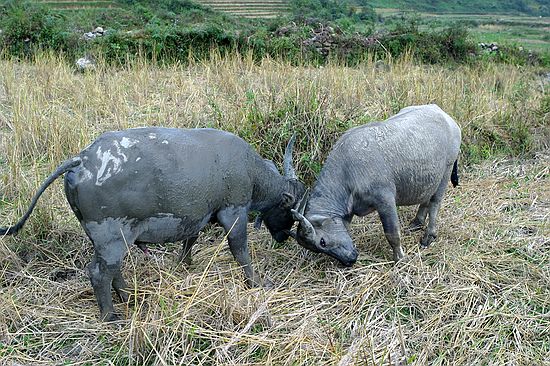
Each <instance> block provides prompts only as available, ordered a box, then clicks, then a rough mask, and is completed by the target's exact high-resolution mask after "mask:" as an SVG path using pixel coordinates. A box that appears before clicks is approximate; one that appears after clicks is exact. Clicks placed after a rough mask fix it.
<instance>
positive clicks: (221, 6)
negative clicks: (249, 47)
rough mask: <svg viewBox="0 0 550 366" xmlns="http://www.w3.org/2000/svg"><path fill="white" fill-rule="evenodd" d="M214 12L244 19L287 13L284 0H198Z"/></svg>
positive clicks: (270, 16) (286, 5)
mask: <svg viewBox="0 0 550 366" xmlns="http://www.w3.org/2000/svg"><path fill="white" fill-rule="evenodd" d="M198 2H199V3H201V4H204V5H207V6H210V7H211V8H213V9H214V10H218V11H223V12H225V13H230V14H233V15H236V16H240V17H244V18H275V17H277V16H278V15H281V14H284V13H285V12H286V11H288V3H287V2H286V1H285V0H198Z"/></svg>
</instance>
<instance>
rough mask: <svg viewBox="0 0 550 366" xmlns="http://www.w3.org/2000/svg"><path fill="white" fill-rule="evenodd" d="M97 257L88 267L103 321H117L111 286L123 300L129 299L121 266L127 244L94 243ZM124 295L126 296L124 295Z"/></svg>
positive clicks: (111, 242)
mask: <svg viewBox="0 0 550 366" xmlns="http://www.w3.org/2000/svg"><path fill="white" fill-rule="evenodd" d="M94 249H95V255H94V259H93V260H92V262H91V263H90V265H89V266H88V276H89V277H90V282H91V283H92V287H93V289H94V294H95V297H96V299H97V304H98V306H99V312H100V317H101V320H103V321H113V320H117V319H118V316H117V315H116V314H115V310H114V307H113V297H112V295H111V285H113V287H114V288H115V291H116V292H117V294H118V295H119V296H120V297H121V299H123V300H125V299H127V294H126V293H125V291H126V288H127V286H126V282H125V281H124V279H123V278H122V273H121V272H120V266H121V264H122V259H123V258H124V255H125V254H126V250H127V248H126V244H125V242H124V241H122V240H118V241H109V242H106V243H98V242H95V241H94ZM123 293H124V294H123Z"/></svg>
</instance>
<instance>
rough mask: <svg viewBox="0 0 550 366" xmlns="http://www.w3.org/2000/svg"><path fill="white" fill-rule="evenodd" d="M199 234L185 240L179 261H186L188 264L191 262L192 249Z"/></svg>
mask: <svg viewBox="0 0 550 366" xmlns="http://www.w3.org/2000/svg"><path fill="white" fill-rule="evenodd" d="M197 238H198V236H192V237H190V238H188V239H185V240H184V241H183V245H182V247H181V252H180V255H179V256H178V263H182V262H183V263H185V264H187V265H190V264H191V261H192V259H191V249H193V244H195V242H196V241H197Z"/></svg>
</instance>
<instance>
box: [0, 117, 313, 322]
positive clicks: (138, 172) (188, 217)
mask: <svg viewBox="0 0 550 366" xmlns="http://www.w3.org/2000/svg"><path fill="white" fill-rule="evenodd" d="M293 143H294V138H293V139H291V141H290V142H289V146H287V150H286V152H285V163H284V166H285V176H282V175H281V174H280V173H279V172H278V171H277V169H276V168H275V166H274V164H273V162H271V161H269V160H264V159H262V158H261V157H260V156H259V155H258V154H257V153H256V152H255V151H254V150H253V149H252V147H251V146H250V145H249V144H248V143H246V142H245V141H244V140H242V139H241V138H239V137H237V136H235V135H233V134H231V133H228V132H224V131H219V130H213V129H189V130H186V129H172V128H137V129H129V130H125V131H117V132H107V133H104V134H103V135H101V136H100V137H99V138H98V139H97V140H95V141H94V142H93V143H92V144H91V145H90V146H88V147H87V148H86V149H84V150H83V151H82V152H81V153H80V155H79V157H75V158H73V159H70V160H68V161H66V162H65V163H63V164H62V165H61V166H60V167H59V168H58V169H57V170H56V172H54V173H53V174H52V175H51V176H50V177H49V178H48V180H47V181H46V182H45V183H44V184H43V185H42V187H41V188H40V190H39V192H38V193H37V194H36V195H35V197H34V198H33V202H32V204H31V207H30V208H29V210H28V211H27V213H26V214H25V216H24V217H23V219H21V220H20V221H19V222H18V223H17V224H16V225H14V226H12V227H9V228H4V229H2V228H0V235H2V234H14V233H16V232H17V231H18V230H19V229H20V228H21V227H22V226H23V224H24V222H25V220H26V219H27V218H28V216H29V215H30V213H31V211H32V209H33V208H34V205H35V204H36V200H37V199H38V197H39V196H40V194H41V193H42V192H43V191H44V189H45V188H46V187H47V186H48V185H49V184H50V183H51V182H52V181H53V180H55V178H57V177H58V176H60V175H62V174H63V173H66V174H65V194H66V196H67V200H68V201H69V204H70V206H71V208H72V210H73V211H74V213H75V215H76V216H77V217H78V219H79V221H80V223H81V225H82V227H83V228H84V230H85V232H86V234H87V235H88V237H89V238H90V239H91V240H92V242H93V245H94V249H95V254H94V258H93V260H92V262H91V263H90V265H89V266H88V275H89V276H90V280H91V283H92V286H93V288H94V292H95V295H96V298H97V301H98V304H99V308H100V312H101V318H102V319H105V320H112V319H116V315H115V313H114V309H113V303H112V297H111V286H112V287H113V288H114V289H115V291H116V292H117V294H118V295H119V297H120V298H121V299H122V300H123V301H125V300H127V299H128V295H127V293H126V291H125V289H126V288H127V286H126V282H125V281H124V279H123V277H122V274H121V271H120V266H121V263H122V260H123V258H124V256H125V254H126V252H127V248H128V245H131V244H133V243H135V244H137V245H138V246H140V248H145V243H164V242H175V241H180V240H182V241H184V248H183V252H182V253H183V257H185V258H184V260H186V261H189V260H190V251H191V246H192V245H193V243H194V242H195V240H196V239H197V235H198V233H199V231H200V230H201V229H202V228H203V227H204V226H205V225H206V224H207V223H208V222H218V223H220V224H221V225H222V226H223V228H224V229H225V231H226V233H228V242H229V247H230V249H231V252H232V253H233V255H234V257H235V259H236V260H237V262H239V264H240V265H242V266H243V269H244V273H245V276H246V278H247V281H248V283H249V284H250V285H257V284H259V280H258V278H257V277H256V275H255V274H254V271H253V269H252V265H251V259H250V255H249V251H248V246H247V233H246V228H247V221H248V212H249V211H250V210H255V211H259V213H260V217H261V218H262V219H263V221H264V222H265V224H266V226H267V228H268V229H269V231H270V233H271V234H272V236H273V237H274V238H275V240H277V241H283V240H286V239H287V238H288V230H289V229H290V228H291V227H292V224H293V223H294V219H293V217H292V214H291V212H290V209H291V208H293V207H294V206H295V204H296V203H297V200H298V199H299V198H301V197H302V195H303V193H304V186H303V184H302V183H300V182H299V181H298V180H297V179H296V175H295V174H294V170H293V168H292V163H291V159H292V146H293Z"/></svg>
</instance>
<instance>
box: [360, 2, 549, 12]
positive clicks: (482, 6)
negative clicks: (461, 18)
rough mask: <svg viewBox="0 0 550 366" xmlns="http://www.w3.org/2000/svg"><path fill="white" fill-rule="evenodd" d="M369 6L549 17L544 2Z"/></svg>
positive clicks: (385, 3)
mask: <svg viewBox="0 0 550 366" xmlns="http://www.w3.org/2000/svg"><path fill="white" fill-rule="evenodd" d="M370 4H371V5H372V6H374V7H375V8H389V9H401V10H416V11H423V12H435V13H469V14H487V13H490V14H525V15H532V16H550V5H549V4H548V1H546V0H504V1H502V0H483V1H479V0H462V1H453V0H425V1H416V0H372V1H371V2H370Z"/></svg>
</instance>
